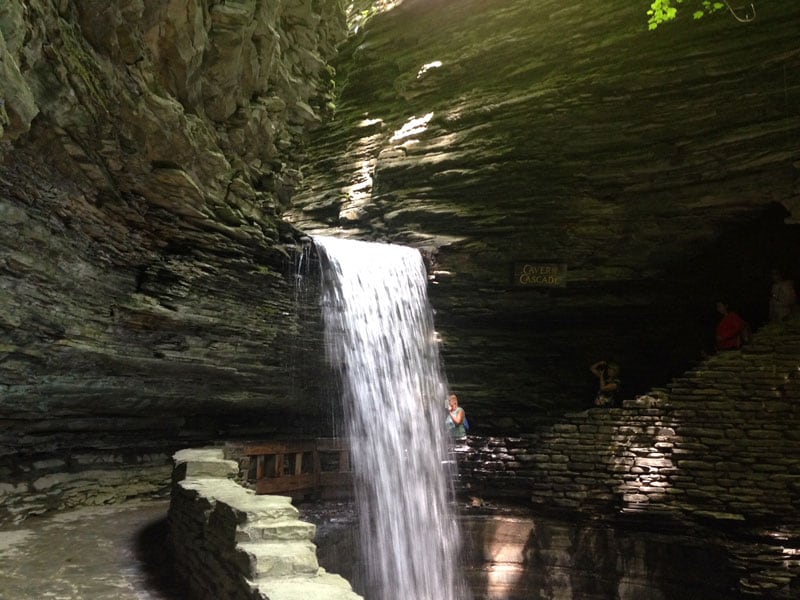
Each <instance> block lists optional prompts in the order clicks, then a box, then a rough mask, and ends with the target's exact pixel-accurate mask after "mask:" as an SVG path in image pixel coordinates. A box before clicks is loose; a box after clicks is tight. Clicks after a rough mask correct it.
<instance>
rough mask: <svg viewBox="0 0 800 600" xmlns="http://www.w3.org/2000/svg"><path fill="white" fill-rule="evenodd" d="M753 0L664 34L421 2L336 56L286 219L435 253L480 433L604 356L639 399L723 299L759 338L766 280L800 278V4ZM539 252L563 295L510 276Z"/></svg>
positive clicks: (550, 411) (514, 2)
mask: <svg viewBox="0 0 800 600" xmlns="http://www.w3.org/2000/svg"><path fill="white" fill-rule="evenodd" d="M757 4H758V6H757V12H758V15H757V18H756V19H755V20H754V21H753V22H751V23H750V24H742V23H739V22H737V21H736V20H735V19H733V18H732V17H731V15H730V14H729V13H728V12H723V13H718V14H716V15H713V16H710V17H706V18H704V19H702V20H700V21H697V22H695V21H692V19H691V18H690V15H688V14H687V15H686V18H685V19H679V21H678V22H676V23H673V24H669V25H663V26H662V27H660V28H659V29H657V30H656V31H655V32H649V31H647V27H646V23H645V20H646V19H645V17H644V11H645V9H646V7H645V6H643V5H640V4H639V3H636V2H625V1H612V2H603V3H591V2H572V3H570V4H569V5H568V6H567V5H564V3H563V2H558V1H556V0H553V1H548V0H543V1H537V2H529V1H527V0H511V1H509V0H502V1H500V0H496V1H495V0H490V1H488V2H487V1H485V0H465V1H460V2H452V1H449V2H448V1H428V0H405V1H404V2H402V3H401V4H399V5H398V6H396V7H395V8H393V9H392V10H390V11H388V12H385V13H383V14H380V15H378V16H376V17H374V18H373V19H372V20H371V21H370V22H369V23H368V24H367V25H366V27H364V28H363V29H362V30H361V32H360V33H359V34H358V35H357V36H355V37H354V38H353V39H351V40H350V41H348V43H347V44H346V45H345V46H343V48H342V50H341V52H340V54H339V56H338V57H337V58H336V59H335V61H334V64H335V66H336V69H337V90H338V99H337V110H336V116H335V119H334V120H333V121H332V122H331V123H329V124H328V125H327V126H326V127H324V128H322V129H320V130H318V132H317V133H316V136H315V137H314V139H313V142H312V144H311V145H310V151H309V161H310V163H309V166H308V168H306V169H305V171H304V172H305V174H306V178H305V185H304V187H303V189H302V190H301V191H300V192H299V193H298V195H297V197H296V198H295V202H294V203H293V207H292V208H291V209H290V210H289V211H288V212H287V218H288V219H289V220H291V221H292V222H293V223H294V224H295V225H297V226H298V227H300V228H301V229H304V230H307V231H326V232H328V233H331V232H335V233H336V234H337V235H350V236H354V237H359V238H369V239H377V240H389V241H394V242H399V243H405V244H411V245H414V246H416V247H419V248H420V249H422V250H423V251H424V252H425V253H426V254H427V255H428V257H429V261H430V269H431V277H432V279H433V283H434V285H432V286H431V297H432V302H433V304H434V306H435V308H436V311H437V314H436V319H437V329H438V330H439V332H440V334H441V337H442V340H443V351H444V357H445V362H446V366H447V372H448V376H449V378H450V381H451V385H452V386H453V387H454V388H455V389H456V390H458V391H459V392H461V394H460V395H461V400H462V404H463V405H464V406H465V407H466V408H467V410H468V412H469V414H470V417H471V418H472V417H474V424H475V425H476V426H478V427H480V428H482V429H483V430H484V431H508V430H510V429H518V430H521V431H525V430H528V429H529V428H531V427H533V426H535V425H536V424H538V423H541V422H542V420H547V419H548V418H549V417H551V416H557V415H558V414H560V413H562V412H563V411H564V410H565V408H572V409H577V408H582V407H585V406H588V404H589V403H590V402H591V397H592V395H593V385H594V383H595V382H594V380H593V378H592V377H591V375H590V373H589V370H588V366H589V365H590V364H592V363H593V362H594V361H596V360H598V359H600V358H616V359H617V360H618V361H619V362H620V363H621V364H622V380H623V385H625V386H627V392H628V393H630V394H633V393H642V392H644V391H645V390H647V389H648V388H649V387H651V386H653V385H660V384H663V382H664V381H666V380H667V379H668V378H669V377H670V376H674V375H677V374H678V373H680V372H681V371H683V370H684V369H685V368H687V367H688V366H690V365H692V364H693V363H694V362H696V361H697V360H699V358H700V351H701V349H703V348H704V347H705V348H706V349H708V346H709V343H710V340H711V337H712V332H713V327H714V324H715V313H714V308H713V307H714V302H715V301H716V300H717V299H719V297H721V296H727V297H729V298H730V299H731V300H730V302H732V303H733V304H735V305H736V307H737V309H738V310H740V311H742V312H744V313H745V316H746V317H747V318H748V319H750V320H751V321H752V322H753V324H754V325H758V324H760V323H761V322H763V320H764V318H765V312H764V311H765V307H766V299H767V296H768V289H769V283H768V280H767V275H768V272H769V269H770V267H771V266H772V265H774V264H777V265H780V266H783V267H784V268H788V269H789V270H791V271H792V272H793V274H794V275H800V274H798V273H797V272H796V270H797V261H796V256H797V254H798V247H799V245H798V232H797V227H796V226H794V225H791V223H794V221H793V220H791V219H790V220H789V221H786V222H785V218H786V216H787V214H788V213H791V212H793V211H794V212H796V208H797V204H798V200H800V195H799V194H800V154H799V153H798V142H797V140H798V139H800V109H799V108H798V107H799V106H800V79H798V72H800V71H799V70H798V66H800V53H798V49H797V45H796V24H797V22H798V19H800V13H799V12H798V6H797V4H796V3H794V2H791V1H782V0H778V1H774V2H764V3H757ZM795 216H796V215H795ZM786 223H789V225H787V224H786ZM526 261H530V262H531V263H545V264H550V265H564V266H565V269H566V273H565V275H564V276H563V278H562V282H563V286H561V287H554V288H547V287H527V288H523V287H521V286H517V285H514V283H513V277H512V273H513V271H514V266H515V265H517V264H519V263H524V262H526Z"/></svg>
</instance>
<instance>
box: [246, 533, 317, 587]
mask: <svg viewBox="0 0 800 600" xmlns="http://www.w3.org/2000/svg"><path fill="white" fill-rule="evenodd" d="M237 548H238V549H239V550H240V551H239V553H238V558H239V560H242V561H247V563H249V564H243V565H242V566H243V567H244V568H245V570H246V572H247V573H249V575H250V577H251V578H253V579H261V578H264V577H291V576H295V575H316V574H317V572H318V571H319V563H318V562H317V548H316V546H314V544H312V543H311V542H310V541H308V540H303V541H281V542H242V543H240V544H238V545H237Z"/></svg>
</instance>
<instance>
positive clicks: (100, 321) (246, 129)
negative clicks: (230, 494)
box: [0, 0, 345, 518]
mask: <svg viewBox="0 0 800 600" xmlns="http://www.w3.org/2000/svg"><path fill="white" fill-rule="evenodd" d="M344 31H345V25H344V18H343V15H342V13H341V10H340V8H339V5H338V2H335V1H333V0H330V1H322V2H311V0H284V1H278V2H271V1H265V0H246V1H240V2H217V1H206V0H191V1H188V2H187V1H185V0H171V1H167V2H163V1H161V0H157V1H156V0H146V1H144V0H123V1H119V2H105V1H99V0H78V1H74V2H66V1H55V2H51V1H49V0H34V1H25V2H22V1H19V0H10V1H6V2H3V3H2V5H0V158H1V162H0V481H8V482H11V483H10V484H9V486H7V487H3V488H0V489H1V490H2V493H3V494H5V493H10V492H11V491H13V493H14V494H17V493H19V494H22V495H24V494H28V493H33V492H34V491H36V492H41V493H37V495H36V500H35V501H33V500H31V502H30V504H27V505H26V506H28V508H27V509H26V508H25V507H24V506H22V505H19V504H16V503H14V504H15V507H16V508H15V509H14V512H15V517H14V518H19V517H20V516H24V514H25V512H26V511H27V512H41V511H42V510H46V509H48V508H58V507H63V506H64V505H65V504H64V502H65V501H64V498H63V493H62V492H63V490H60V489H59V488H58V486H50V487H48V489H47V490H44V491H42V490H38V489H37V490H34V487H33V486H35V482H36V481H37V478H38V477H40V476H46V475H48V474H50V473H53V472H63V471H65V470H66V471H70V470H73V471H76V472H79V471H82V470H85V469H86V468H87V465H90V464H91V463H92V462H96V463H98V464H103V465H111V466H113V465H114V464H116V463H119V462H122V463H123V464H125V463H127V464H139V463H140V462H142V459H141V456H144V455H147V456H149V457H150V458H149V459H148V460H146V461H145V462H147V463H150V462H152V457H161V461H162V462H165V461H166V460H167V457H168V456H169V455H170V453H171V452H172V451H174V449H175V448H176V447H178V446H179V445H180V446H185V445H187V444H193V443H201V442H203V443H207V442H209V441H211V440H214V439H219V438H220V437H224V436H237V437H242V436H252V437H262V436H269V435H274V434H275V432H276V431H278V430H280V431H281V432H283V433H285V434H290V433H292V432H297V431H305V432H311V431H314V430H316V429H318V428H320V427H324V425H323V421H324V415H326V414H328V413H329V412H330V410H329V408H328V407H325V406H322V405H321V403H320V399H319V394H318V390H317V389H316V388H315V386H317V385H318V383H317V382H318V378H314V377H308V376H306V375H304V374H303V369H304V368H305V367H306V366H307V367H308V368H309V369H310V370H311V372H313V371H314V370H315V369H317V368H319V366H318V358H319V356H320V353H319V352H317V353H314V354H312V355H311V356H310V357H306V356H304V354H306V349H307V348H310V347H314V346H313V345H312V344H309V343H308V339H317V338H318V333H317V332H316V331H315V329H314V328H315V326H316V320H315V316H314V315H310V316H309V314H308V313H305V314H301V312H299V311H298V310H297V308H296V304H297V298H298V291H297V289H296V286H295V260H296V258H297V255H298V253H299V250H300V248H301V246H302V239H301V235H300V233H299V232H298V231H296V230H294V229H293V228H292V227H290V226H287V225H286V224H284V223H282V222H281V221H280V220H279V218H278V213H279V212H280V211H281V210H283V207H285V206H287V205H288V204H287V203H289V202H290V200H291V197H292V194H293V193H294V190H295V188H296V187H297V186H298V185H300V184H301V175H300V171H299V169H298V166H299V163H300V161H301V160H302V156H303V144H304V140H305V136H306V131H307V129H308V127H309V126H311V125H315V124H317V123H318V122H320V121H321V120H322V119H323V118H324V115H325V114H326V111H328V110H329V108H328V107H326V105H327V104H328V103H329V101H330V87H331V85H332V83H331V73H332V71H331V70H330V69H329V68H328V67H327V60H328V58H329V57H330V56H331V55H332V54H333V52H334V49H335V45H336V44H337V43H338V42H339V41H340V40H341V39H342V37H343V35H344ZM309 415H310V416H311V417H312V418H311V419H309ZM320 415H323V416H320ZM87 456H95V457H96V458H95V459H88V458H87ZM53 457H55V460H51V459H52V458H53ZM158 487H159V486H151V488H150V491H154V490H157V489H158ZM137 492H141V490H138V489H137ZM131 493H132V494H133V493H134V492H131ZM88 495H89V496H91V494H88ZM122 495H123V497H124V495H125V494H124V493H123V494H122ZM85 500H86V501H88V502H91V501H92V498H86V499H85ZM102 500H103V498H99V501H102ZM4 504H5V505H6V506H10V505H11V503H4Z"/></svg>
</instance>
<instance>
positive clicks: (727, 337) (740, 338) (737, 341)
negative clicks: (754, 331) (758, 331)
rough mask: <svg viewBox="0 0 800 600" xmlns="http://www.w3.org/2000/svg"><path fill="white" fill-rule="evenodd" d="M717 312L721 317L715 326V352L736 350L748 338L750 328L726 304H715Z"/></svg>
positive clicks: (721, 302) (719, 302) (720, 302)
mask: <svg viewBox="0 0 800 600" xmlns="http://www.w3.org/2000/svg"><path fill="white" fill-rule="evenodd" d="M717 312H719V314H721V315H722V319H720V321H719V323H718V324H717V329H716V339H717V350H737V349H739V348H741V347H742V343H743V342H745V341H747V338H748V337H749V331H750V327H749V326H748V324H747V322H746V321H745V320H744V319H742V317H740V316H739V315H738V314H736V313H735V312H734V311H732V310H730V308H729V307H728V303H727V302H723V301H722V300H720V301H718V302H717Z"/></svg>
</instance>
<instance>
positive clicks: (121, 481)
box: [0, 451, 171, 526]
mask: <svg viewBox="0 0 800 600" xmlns="http://www.w3.org/2000/svg"><path fill="white" fill-rule="evenodd" d="M170 470H171V467H170V460H169V455H168V454H160V453H152V454H141V453H139V454H125V453H120V452H109V453H98V452H89V451H85V452H73V453H67V454H64V455H62V456H61V457H59V458H53V457H50V458H42V459H38V460H37V459H31V460H28V461H19V462H17V463H16V465H15V466H14V469H13V472H12V469H8V468H6V467H5V465H2V466H0V526H4V525H11V524H18V523H21V522H22V521H24V520H25V519H27V518H28V517H30V516H34V515H40V514H44V513H46V512H50V511H62V510H70V509H72V508H76V507H78V506H93V505H95V506H96V505H101V504H114V503H117V502H123V501H125V500H128V499H131V498H142V497H163V498H166V496H167V495H168V493H169V473H170Z"/></svg>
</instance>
